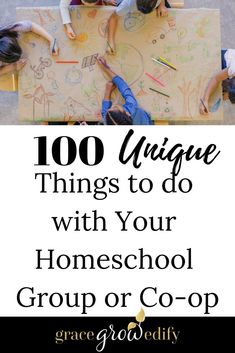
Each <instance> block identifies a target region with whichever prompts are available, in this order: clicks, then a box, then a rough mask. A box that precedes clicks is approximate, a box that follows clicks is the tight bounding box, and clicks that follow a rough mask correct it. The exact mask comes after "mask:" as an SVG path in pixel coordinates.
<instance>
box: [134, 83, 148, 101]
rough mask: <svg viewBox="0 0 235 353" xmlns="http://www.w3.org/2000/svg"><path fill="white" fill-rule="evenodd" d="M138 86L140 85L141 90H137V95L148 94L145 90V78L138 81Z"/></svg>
mask: <svg viewBox="0 0 235 353" xmlns="http://www.w3.org/2000/svg"><path fill="white" fill-rule="evenodd" d="M138 87H139V91H138V92H137V94H136V96H137V97H142V96H146V95H147V92H145V90H144V81H143V80H142V81H140V82H139V83H138Z"/></svg>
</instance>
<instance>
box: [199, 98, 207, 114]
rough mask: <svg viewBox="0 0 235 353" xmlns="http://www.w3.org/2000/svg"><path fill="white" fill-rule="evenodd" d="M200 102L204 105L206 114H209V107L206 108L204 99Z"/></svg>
mask: <svg viewBox="0 0 235 353" xmlns="http://www.w3.org/2000/svg"><path fill="white" fill-rule="evenodd" d="M200 101H201V103H202V105H203V107H204V109H205V112H206V113H208V110H207V107H206V106H205V103H204V102H203V100H202V99H200Z"/></svg>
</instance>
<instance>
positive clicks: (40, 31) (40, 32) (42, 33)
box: [31, 22, 59, 55]
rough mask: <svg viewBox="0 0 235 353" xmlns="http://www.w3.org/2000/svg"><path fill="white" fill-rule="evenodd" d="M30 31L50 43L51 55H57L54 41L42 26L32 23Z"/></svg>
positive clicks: (56, 46) (57, 49)
mask: <svg viewBox="0 0 235 353" xmlns="http://www.w3.org/2000/svg"><path fill="white" fill-rule="evenodd" d="M31 31H32V32H33V33H35V34H38V35H39V36H41V37H42V38H45V39H46V40H47V41H48V42H49V43H50V49H51V53H52V55H58V54H59V47H58V45H57V42H56V40H55V39H54V38H53V37H52V36H51V35H50V33H48V32H47V31H46V30H45V29H44V28H43V27H42V26H40V25H38V24H37V23H34V22H33V23H32V29H31Z"/></svg>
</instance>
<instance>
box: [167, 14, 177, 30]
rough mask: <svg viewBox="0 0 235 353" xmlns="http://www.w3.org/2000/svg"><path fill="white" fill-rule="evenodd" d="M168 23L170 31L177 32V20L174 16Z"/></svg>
mask: <svg viewBox="0 0 235 353" xmlns="http://www.w3.org/2000/svg"><path fill="white" fill-rule="evenodd" d="M167 23H168V26H169V28H170V29H172V30H176V19H175V17H173V16H168V17H167Z"/></svg>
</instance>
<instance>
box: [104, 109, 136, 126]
mask: <svg viewBox="0 0 235 353" xmlns="http://www.w3.org/2000/svg"><path fill="white" fill-rule="evenodd" d="M106 121H107V125H133V122H132V118H131V117H130V116H129V115H128V114H127V113H125V112H120V111H119V110H112V111H108V112H107V115H106Z"/></svg>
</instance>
